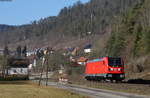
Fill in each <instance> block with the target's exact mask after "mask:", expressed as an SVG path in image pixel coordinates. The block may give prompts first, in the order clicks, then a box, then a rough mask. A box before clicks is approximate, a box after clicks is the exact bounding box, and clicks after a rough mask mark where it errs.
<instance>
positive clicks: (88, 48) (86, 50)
mask: <svg viewBox="0 0 150 98" xmlns="http://www.w3.org/2000/svg"><path fill="white" fill-rule="evenodd" d="M91 48H92V45H91V44H87V45H86V46H85V47H84V52H85V53H90V52H91V51H92V50H91Z"/></svg>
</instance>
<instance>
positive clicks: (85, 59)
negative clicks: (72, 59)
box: [77, 57, 88, 65]
mask: <svg viewBox="0 0 150 98" xmlns="http://www.w3.org/2000/svg"><path fill="white" fill-rule="evenodd" d="M87 60H88V59H87V58H85V57H80V58H79V59H78V60H77V63H78V64H79V65H85V63H86V61H87Z"/></svg>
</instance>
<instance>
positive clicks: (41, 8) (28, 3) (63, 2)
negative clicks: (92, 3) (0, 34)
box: [0, 0, 89, 25]
mask: <svg viewBox="0 0 150 98" xmlns="http://www.w3.org/2000/svg"><path fill="white" fill-rule="evenodd" d="M77 1H78V0H12V1H11V2H8V1H7V2H4V1H0V24H9V25H21V24H28V23H31V21H34V20H39V19H41V18H45V17H48V16H56V15H57V14H58V13H59V11H60V10H61V9H62V8H63V7H65V6H70V5H73V4H74V3H75V2H77ZM80 1H81V2H83V3H85V2H88V1H89V0H80Z"/></svg>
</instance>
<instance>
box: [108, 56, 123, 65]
mask: <svg viewBox="0 0 150 98" xmlns="http://www.w3.org/2000/svg"><path fill="white" fill-rule="evenodd" d="M108 65H109V66H111V67H121V65H122V62H121V58H112V57H109V58H108Z"/></svg>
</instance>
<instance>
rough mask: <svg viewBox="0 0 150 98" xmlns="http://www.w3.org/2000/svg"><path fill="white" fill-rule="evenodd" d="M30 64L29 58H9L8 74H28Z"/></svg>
mask: <svg viewBox="0 0 150 98" xmlns="http://www.w3.org/2000/svg"><path fill="white" fill-rule="evenodd" d="M28 66H29V60H28V59H14V58H13V59H12V58H11V59H9V60H8V68H7V74H8V75H26V76H28V74H29V72H28Z"/></svg>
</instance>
